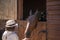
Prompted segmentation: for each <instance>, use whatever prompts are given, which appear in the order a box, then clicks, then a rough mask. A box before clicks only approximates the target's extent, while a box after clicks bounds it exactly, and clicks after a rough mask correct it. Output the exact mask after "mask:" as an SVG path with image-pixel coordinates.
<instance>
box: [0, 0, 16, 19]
mask: <svg viewBox="0 0 60 40" xmlns="http://www.w3.org/2000/svg"><path fill="white" fill-rule="evenodd" d="M0 19H17V0H0Z"/></svg>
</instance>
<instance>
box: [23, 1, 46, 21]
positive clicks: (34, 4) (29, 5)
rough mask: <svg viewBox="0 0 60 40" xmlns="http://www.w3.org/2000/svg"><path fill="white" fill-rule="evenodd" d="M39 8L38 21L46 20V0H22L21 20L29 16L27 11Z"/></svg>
mask: <svg viewBox="0 0 60 40" xmlns="http://www.w3.org/2000/svg"><path fill="white" fill-rule="evenodd" d="M37 9H38V10H39V12H40V17H39V21H46V16H47V15H46V0H23V20H26V18H28V16H29V11H30V10H32V11H33V13H34V12H35V11H36V10H37Z"/></svg>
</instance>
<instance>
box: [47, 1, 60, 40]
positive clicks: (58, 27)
mask: <svg viewBox="0 0 60 40" xmlns="http://www.w3.org/2000/svg"><path fill="white" fill-rule="evenodd" d="M47 27H48V40H60V0H47Z"/></svg>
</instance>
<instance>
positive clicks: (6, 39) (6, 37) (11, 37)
mask: <svg viewBox="0 0 60 40" xmlns="http://www.w3.org/2000/svg"><path fill="white" fill-rule="evenodd" d="M2 40H19V38H18V36H17V34H16V33H15V32H11V31H5V32H4V33H3V35H2Z"/></svg>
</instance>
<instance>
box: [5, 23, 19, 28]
mask: <svg viewBox="0 0 60 40" xmlns="http://www.w3.org/2000/svg"><path fill="white" fill-rule="evenodd" d="M5 27H18V23H16V24H14V25H11V26H9V25H5Z"/></svg>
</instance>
